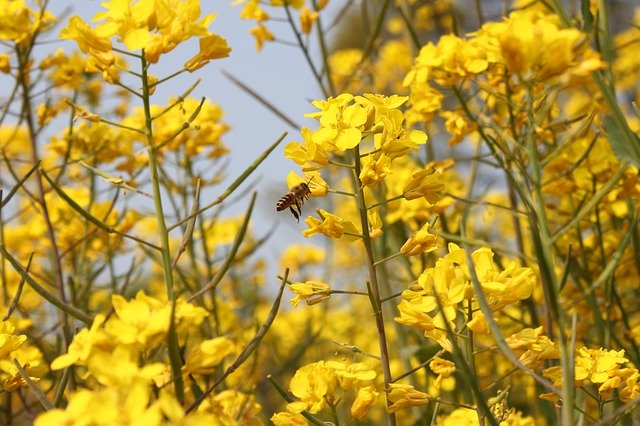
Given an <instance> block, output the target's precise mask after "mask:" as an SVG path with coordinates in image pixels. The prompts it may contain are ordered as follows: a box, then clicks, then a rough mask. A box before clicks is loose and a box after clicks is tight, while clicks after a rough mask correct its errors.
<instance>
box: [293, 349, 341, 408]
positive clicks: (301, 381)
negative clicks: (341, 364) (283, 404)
mask: <svg viewBox="0 0 640 426" xmlns="http://www.w3.org/2000/svg"><path fill="white" fill-rule="evenodd" d="M336 384H337V381H336V376H335V373H334V370H333V368H330V367H327V366H326V365H325V363H324V361H319V362H316V363H313V364H307V365H305V366H303V367H300V368H299V369H298V371H296V373H295V374H294V375H293V377H292V378H291V381H290V382H289V389H290V390H291V393H292V394H293V395H294V396H295V397H296V398H298V399H300V401H299V402H298V404H297V405H294V407H297V406H302V407H304V408H303V410H304V409H306V410H308V411H309V412H310V413H311V414H315V413H317V412H319V411H321V410H322V409H324V408H325V407H326V406H327V402H331V401H335V395H334V392H335V388H336ZM293 404H296V403H295V402H294V403H293ZM300 411H302V410H300ZM298 412H299V411H298Z"/></svg>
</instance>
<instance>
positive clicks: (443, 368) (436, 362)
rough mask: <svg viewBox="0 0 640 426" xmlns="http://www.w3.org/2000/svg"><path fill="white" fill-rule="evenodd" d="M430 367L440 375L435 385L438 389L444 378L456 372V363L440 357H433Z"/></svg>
mask: <svg viewBox="0 0 640 426" xmlns="http://www.w3.org/2000/svg"><path fill="white" fill-rule="evenodd" d="M429 368H431V371H433V372H434V373H436V374H437V375H438V377H436V380H435V382H434V386H435V387H436V388H438V389H439V388H440V383H441V382H442V379H446V378H447V377H450V376H451V375H452V374H453V373H455V372H456V365H455V364H454V363H453V362H451V361H449V360H446V359H442V358H440V357H435V358H433V360H431V362H430V363H429Z"/></svg>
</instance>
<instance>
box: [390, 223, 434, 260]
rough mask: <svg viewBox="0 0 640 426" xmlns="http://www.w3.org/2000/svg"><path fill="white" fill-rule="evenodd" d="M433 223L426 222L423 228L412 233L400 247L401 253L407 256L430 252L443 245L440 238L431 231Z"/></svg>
mask: <svg viewBox="0 0 640 426" xmlns="http://www.w3.org/2000/svg"><path fill="white" fill-rule="evenodd" d="M430 227H431V225H430V224H429V222H427V223H425V224H424V225H423V226H422V228H420V229H419V230H417V231H416V232H414V233H413V234H411V236H409V239H408V240H407V241H406V242H405V243H404V244H403V245H402V247H401V248H400V253H402V254H404V255H405V256H417V255H419V254H422V253H429V252H432V251H434V250H437V249H438V248H439V247H441V244H440V241H439V238H438V236H437V235H434V234H432V233H430V232H429V228H430Z"/></svg>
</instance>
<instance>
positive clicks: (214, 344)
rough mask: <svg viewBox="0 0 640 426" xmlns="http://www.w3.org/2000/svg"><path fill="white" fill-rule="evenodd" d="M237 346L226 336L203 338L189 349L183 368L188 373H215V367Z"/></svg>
mask: <svg viewBox="0 0 640 426" xmlns="http://www.w3.org/2000/svg"><path fill="white" fill-rule="evenodd" d="M235 348H236V347H235V345H234V344H233V342H232V341H231V340H229V339H228V338H226V337H216V338H213V339H206V340H203V341H201V342H200V343H199V344H198V345H197V346H196V347H195V348H193V349H191V350H190V351H189V353H188V355H187V359H186V361H185V363H184V365H183V366H182V369H183V371H184V372H185V373H188V374H199V375H207V374H213V372H214V368H215V367H216V366H217V365H218V364H220V363H221V362H222V361H223V360H224V358H225V357H226V356H228V355H230V354H232V353H233V352H234V351H235Z"/></svg>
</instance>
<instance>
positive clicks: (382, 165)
mask: <svg viewBox="0 0 640 426" xmlns="http://www.w3.org/2000/svg"><path fill="white" fill-rule="evenodd" d="M366 158H367V160H366V161H365V162H364V164H363V166H362V170H361V171H360V182H362V185H364V186H368V187H369V188H374V187H376V186H377V185H378V184H379V183H380V182H382V180H383V179H384V178H385V177H386V176H387V175H388V174H389V173H391V158H389V157H387V156H386V155H385V154H380V155H377V156H373V155H369V156H367V157H366Z"/></svg>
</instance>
